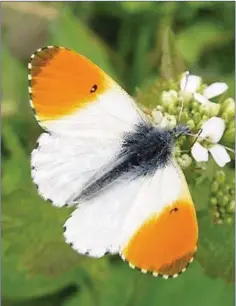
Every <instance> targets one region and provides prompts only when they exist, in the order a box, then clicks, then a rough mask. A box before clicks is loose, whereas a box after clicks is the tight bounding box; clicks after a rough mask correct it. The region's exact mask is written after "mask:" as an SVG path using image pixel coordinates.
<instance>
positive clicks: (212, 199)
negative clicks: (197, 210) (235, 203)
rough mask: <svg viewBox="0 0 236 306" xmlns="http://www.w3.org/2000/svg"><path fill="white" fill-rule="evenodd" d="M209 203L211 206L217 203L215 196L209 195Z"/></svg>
mask: <svg viewBox="0 0 236 306" xmlns="http://www.w3.org/2000/svg"><path fill="white" fill-rule="evenodd" d="M210 203H211V205H213V206H216V205H217V203H218V202H217V198H215V197H211V199H210Z"/></svg>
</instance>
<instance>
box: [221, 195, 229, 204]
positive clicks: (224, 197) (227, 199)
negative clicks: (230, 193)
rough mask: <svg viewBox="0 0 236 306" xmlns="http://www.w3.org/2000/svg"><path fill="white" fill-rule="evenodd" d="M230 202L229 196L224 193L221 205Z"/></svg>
mask: <svg viewBox="0 0 236 306" xmlns="http://www.w3.org/2000/svg"><path fill="white" fill-rule="evenodd" d="M228 202H229V198H228V197H227V196H226V195H224V196H223V197H222V199H221V205H222V206H226V205H227V204H228Z"/></svg>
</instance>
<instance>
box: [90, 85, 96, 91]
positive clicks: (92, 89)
mask: <svg viewBox="0 0 236 306" xmlns="http://www.w3.org/2000/svg"><path fill="white" fill-rule="evenodd" d="M97 88H98V86H97V85H96V84H94V85H93V87H92V88H91V90H90V92H91V93H93V92H95V91H96V90H97Z"/></svg>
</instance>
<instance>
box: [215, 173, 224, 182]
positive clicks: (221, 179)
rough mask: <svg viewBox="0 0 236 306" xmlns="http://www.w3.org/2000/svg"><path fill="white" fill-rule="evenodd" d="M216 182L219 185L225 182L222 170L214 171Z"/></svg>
mask: <svg viewBox="0 0 236 306" xmlns="http://www.w3.org/2000/svg"><path fill="white" fill-rule="evenodd" d="M215 176H216V180H217V182H219V183H220V184H223V183H224V182H225V173H224V171H223V170H219V171H216V175H215Z"/></svg>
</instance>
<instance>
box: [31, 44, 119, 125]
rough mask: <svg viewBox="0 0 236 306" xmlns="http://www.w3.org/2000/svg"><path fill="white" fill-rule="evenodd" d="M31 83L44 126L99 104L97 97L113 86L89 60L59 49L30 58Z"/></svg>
mask: <svg viewBox="0 0 236 306" xmlns="http://www.w3.org/2000/svg"><path fill="white" fill-rule="evenodd" d="M78 71H79V73H78ZM28 82H29V88H28V91H29V95H30V99H31V100H32V105H33V109H34V110H35V112H36V113H37V114H38V117H39V119H40V121H41V122H43V121H44V124H43V125H45V127H46V125H47V122H49V121H53V120H57V119H59V118H61V117H64V116H67V115H71V114H74V113H76V112H77V111H79V110H81V109H83V108H85V107H87V106H88V105H89V104H90V103H95V102H97V101H98V96H100V95H101V94H104V93H106V92H107V90H108V89H110V88H111V86H112V84H113V83H112V82H111V80H110V78H109V77H107V76H106V74H105V73H104V72H103V71H102V70H101V69H100V68H99V67H98V66H96V65H95V64H93V63H92V62H91V61H89V60H88V59H87V58H85V57H84V56H82V55H80V54H78V53H76V52H74V51H72V50H70V49H68V48H65V47H60V46H47V47H44V48H40V49H38V50H37V51H36V52H35V53H34V54H32V55H31V59H30V62H29V63H28ZM94 86H96V88H95V89H94ZM49 102H50V103H49ZM32 105H31V107H32ZM41 125H42V124H41ZM42 127H43V128H45V127H44V126H42Z"/></svg>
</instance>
